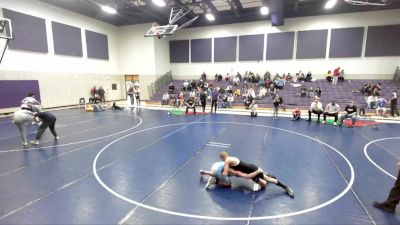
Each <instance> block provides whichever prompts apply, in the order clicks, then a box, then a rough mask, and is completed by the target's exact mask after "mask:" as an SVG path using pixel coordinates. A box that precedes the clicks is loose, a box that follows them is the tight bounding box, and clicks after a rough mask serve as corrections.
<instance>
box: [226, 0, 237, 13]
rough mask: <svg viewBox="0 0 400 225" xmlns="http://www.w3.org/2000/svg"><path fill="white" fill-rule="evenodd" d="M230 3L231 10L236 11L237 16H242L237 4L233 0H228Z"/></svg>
mask: <svg viewBox="0 0 400 225" xmlns="http://www.w3.org/2000/svg"><path fill="white" fill-rule="evenodd" d="M228 3H229V5H230V6H231V10H232V11H233V13H235V15H236V17H240V15H239V12H238V9H237V6H236V4H235V3H233V2H232V0H228Z"/></svg>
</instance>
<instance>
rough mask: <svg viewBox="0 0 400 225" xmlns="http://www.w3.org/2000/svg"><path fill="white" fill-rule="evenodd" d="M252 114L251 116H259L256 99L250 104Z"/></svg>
mask: <svg viewBox="0 0 400 225" xmlns="http://www.w3.org/2000/svg"><path fill="white" fill-rule="evenodd" d="M249 108H250V116H251V117H257V108H258V106H257V104H256V100H254V99H253V101H252V102H251V104H250V107H249Z"/></svg>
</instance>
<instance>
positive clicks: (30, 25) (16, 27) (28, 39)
mask: <svg viewBox="0 0 400 225" xmlns="http://www.w3.org/2000/svg"><path fill="white" fill-rule="evenodd" d="M3 16H4V17H5V18H8V19H11V24H12V31H13V38H14V39H13V40H10V42H9V45H8V46H9V48H10V49H15V50H22V51H30V52H40V53H48V52H49V50H48V46H47V34H46V21H45V20H44V19H42V18H38V17H34V16H30V15H27V14H23V13H19V12H15V11H12V10H9V9H4V8H3Z"/></svg>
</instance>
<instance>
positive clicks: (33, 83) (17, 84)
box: [0, 80, 41, 109]
mask: <svg viewBox="0 0 400 225" xmlns="http://www.w3.org/2000/svg"><path fill="white" fill-rule="evenodd" d="M29 93H34V94H35V95H36V97H35V98H36V100H38V101H39V102H40V101H41V100H40V89H39V81H37V80H0V109H3V108H12V107H19V106H21V100H22V99H24V98H25V97H27V96H28V94H29Z"/></svg>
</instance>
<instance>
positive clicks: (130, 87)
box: [127, 86, 135, 105]
mask: <svg viewBox="0 0 400 225" xmlns="http://www.w3.org/2000/svg"><path fill="white" fill-rule="evenodd" d="M127 94H128V97H129V102H130V103H131V105H133V104H134V101H135V100H134V98H133V94H134V91H133V87H132V86H129V89H128V92H127Z"/></svg>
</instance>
